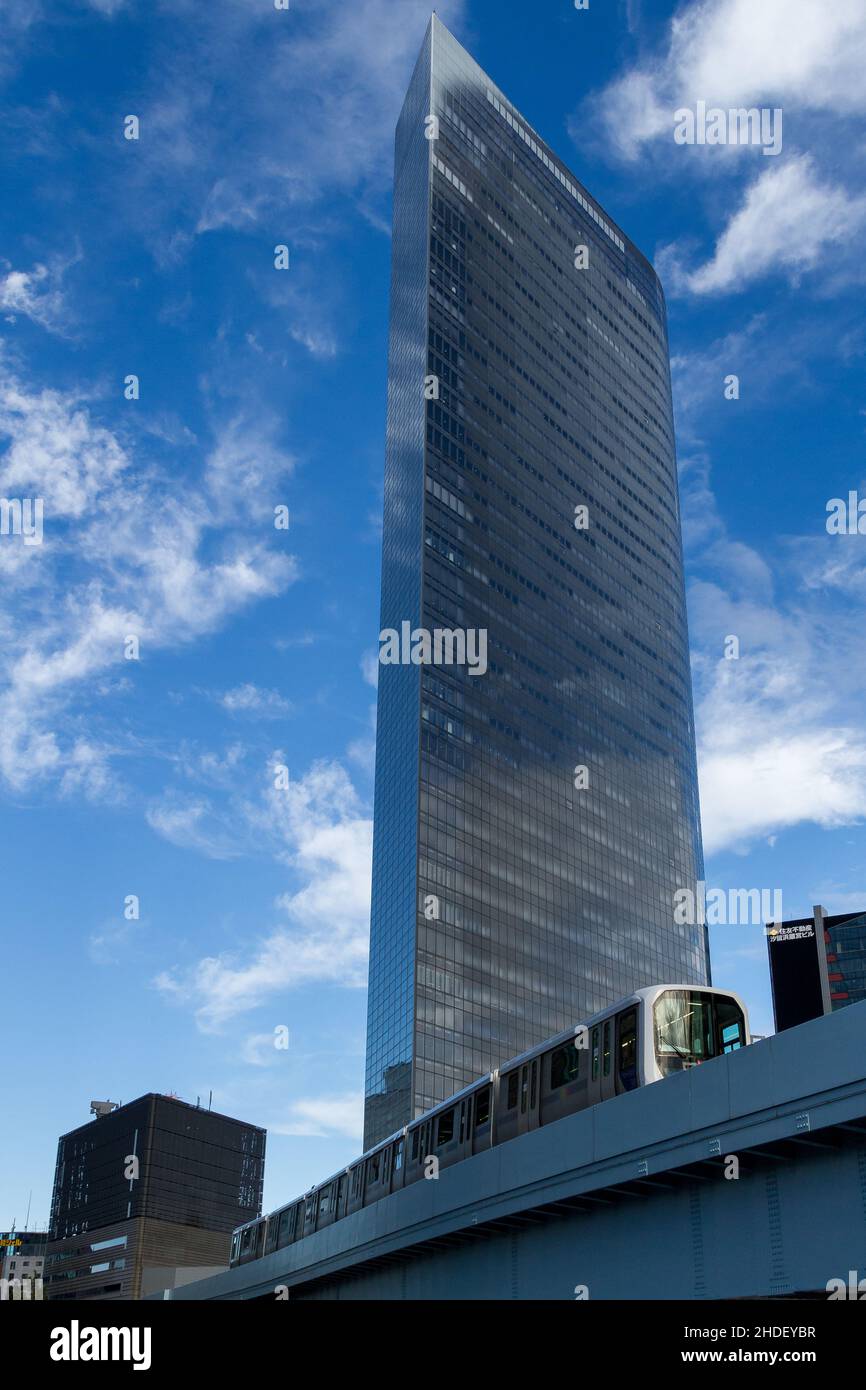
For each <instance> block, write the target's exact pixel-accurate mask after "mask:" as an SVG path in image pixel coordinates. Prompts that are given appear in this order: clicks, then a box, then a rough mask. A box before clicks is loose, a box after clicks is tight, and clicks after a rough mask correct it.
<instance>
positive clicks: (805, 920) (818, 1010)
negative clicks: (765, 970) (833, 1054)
mask: <svg viewBox="0 0 866 1390" xmlns="http://www.w3.org/2000/svg"><path fill="white" fill-rule="evenodd" d="M766 931H767V950H768V953H769V957H770V982H771V985H772V990H773V1015H774V1018H775V1023H776V1031H777V1032H779V1033H781V1032H782V1030H783V1029H784V1028H795V1027H796V1026H797V1024H798V1023H806V1022H807V1021H808V1020H809V1019H810V1018H819V1017H820V1016H821V1015H822V1014H829V1013H832V1012H833V1011H834V1010H835V1009H843V1008H844V1007H845V1006H846V1004H859V1003H860V1002H861V1001H862V1000H864V999H866V912H842V913H839V914H837V915H836V916H834V917H830V916H828V915H827V913H826V912H825V911H824V909H823V907H821V906H820V905H819V906H817V907H815V908H813V909H812V916H811V917H798V918H797V919H796V920H791V921H788V922H771V923H770V924H769V925H768V927H767V929H766Z"/></svg>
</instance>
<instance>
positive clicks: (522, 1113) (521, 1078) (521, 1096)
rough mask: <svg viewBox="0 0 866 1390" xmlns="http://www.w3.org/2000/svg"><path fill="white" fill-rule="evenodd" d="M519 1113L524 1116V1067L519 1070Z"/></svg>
mask: <svg viewBox="0 0 866 1390" xmlns="http://www.w3.org/2000/svg"><path fill="white" fill-rule="evenodd" d="M520 1113H521V1115H525V1114H526V1067H521V1068H520Z"/></svg>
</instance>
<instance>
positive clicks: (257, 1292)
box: [171, 1003, 866, 1300]
mask: <svg viewBox="0 0 866 1390" xmlns="http://www.w3.org/2000/svg"><path fill="white" fill-rule="evenodd" d="M728 1155H735V1156H736V1157H737V1159H738V1161H739V1177H737V1178H726V1177H725V1171H726V1168H727V1169H728V1171H730V1170H731V1169H732V1168H733V1165H732V1164H730V1163H727V1164H726V1161H725V1160H726V1156H728ZM288 1195H289V1194H287V1196H288ZM293 1195H294V1194H293ZM852 1269H854V1270H858V1271H859V1274H860V1277H866V1003H864V1004H855V1005H852V1006H850V1007H849V1008H845V1009H842V1010H840V1011H839V1012H838V1013H836V1014H832V1015H830V1016H828V1017H825V1018H820V1019H815V1020H814V1021H813V1022H811V1023H806V1024H803V1025H802V1026H801V1027H799V1028H793V1029H790V1030H789V1031H788V1032H785V1033H781V1034H779V1035H777V1036H776V1037H772V1038H768V1039H766V1040H764V1041H762V1042H759V1043H755V1044H753V1045H752V1046H751V1047H748V1048H744V1049H743V1050H741V1051H739V1052H734V1053H731V1054H730V1055H729V1056H726V1057H720V1058H716V1059H715V1060H713V1061H711V1062H707V1063H705V1064H704V1065H703V1066H700V1067H695V1068H693V1069H692V1070H690V1071H688V1072H684V1073H681V1074H679V1075H677V1076H672V1077H669V1078H668V1079H667V1080H665V1081H661V1082H657V1083H656V1084H655V1085H652V1086H647V1087H644V1088H642V1089H640V1090H638V1091H633V1092H630V1093H629V1094H628V1095H623V1096H618V1097H616V1098H615V1099H614V1100H609V1101H605V1102H604V1103H602V1104H601V1105H597V1106H594V1107H593V1108H592V1109H590V1110H586V1111H583V1112H582V1113H580V1114H578V1115H573V1116H570V1117H569V1118H568V1119H564V1120H559V1121H557V1122H556V1123H555V1124H551V1125H549V1126H546V1127H544V1128H542V1129H540V1130H537V1131H535V1132H534V1133H531V1134H526V1135H523V1136H522V1137H521V1138H519V1139H514V1140H512V1141H511V1142H510V1143H507V1144H503V1145H500V1146H498V1147H497V1148H495V1149H491V1150H490V1151H488V1152H486V1153H482V1154H477V1155H476V1156H475V1157H474V1158H470V1159H467V1160H465V1161H464V1162H462V1163H458V1164H456V1165H455V1166H454V1167H452V1168H446V1169H443V1171H442V1173H441V1174H440V1176H439V1178H438V1179H437V1180H428V1181H421V1182H417V1183H415V1184H413V1185H412V1186H411V1187H409V1188H406V1189H405V1190H404V1191H402V1192H397V1193H395V1194H394V1195H393V1196H391V1197H388V1198H386V1199H385V1200H384V1201H381V1202H378V1203H376V1204H374V1205H373V1206H371V1207H368V1208H366V1209H365V1210H364V1211H360V1212H356V1213H355V1214H354V1215H352V1216H349V1217H346V1218H345V1219H344V1220H342V1221H339V1222H337V1223H336V1224H335V1225H334V1226H330V1227H328V1228H327V1229H325V1230H323V1231H320V1232H317V1233H316V1234H315V1235H312V1236H309V1237H307V1238H306V1239H305V1240H302V1241H300V1242H299V1243H298V1244H297V1245H293V1246H289V1247H288V1248H287V1249H285V1250H279V1251H276V1252H275V1253H274V1254H272V1255H267V1256H265V1257H264V1258H263V1259H260V1260H258V1261H256V1262H254V1263H252V1264H247V1265H242V1266H240V1267H239V1268H237V1269H232V1270H229V1271H228V1272H226V1273H224V1274H220V1275H217V1276H215V1277H213V1278H210V1279H205V1280H201V1281H200V1282H199V1283H195V1284H189V1285H186V1286H185V1287H183V1288H180V1289H175V1290H174V1291H173V1292H172V1294H171V1297H172V1298H174V1299H250V1298H261V1297H268V1298H273V1297H274V1295H275V1289H276V1288H277V1286H280V1285H283V1286H287V1287H288V1290H289V1297H290V1298H292V1299H296V1298H304V1299H309V1298H314V1299H320V1298H331V1299H333V1298H338V1299H339V1298H353V1299H359V1298H360V1299H401V1298H403V1299H418V1298H420V1299H461V1300H466V1299H473V1298H495V1299H522V1298H538V1299H573V1298H575V1297H576V1296H587V1295H588V1297H589V1298H694V1299H701V1298H748V1297H761V1296H766V1295H768V1294H775V1295H791V1294H794V1293H806V1292H819V1293H821V1294H822V1295H823V1296H825V1297H826V1286H827V1281H828V1280H829V1279H832V1278H847V1275H848V1271H849V1270H852ZM584 1286H585V1288H586V1295H583V1287H584Z"/></svg>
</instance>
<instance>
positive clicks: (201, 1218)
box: [44, 1094, 266, 1300]
mask: <svg viewBox="0 0 866 1390" xmlns="http://www.w3.org/2000/svg"><path fill="white" fill-rule="evenodd" d="M265 1138H266V1132H265V1130H263V1129H259V1128H258V1127H257V1126H256V1125H249V1124H244V1123H243V1122H242V1121H240V1120H233V1119H231V1118H230V1116H228V1115H219V1114H216V1113H215V1112H214V1111H212V1110H203V1109H202V1108H201V1107H200V1106H198V1105H188V1104H186V1102H184V1101H181V1100H178V1099H177V1097H175V1096H163V1095H154V1094H151V1095H146V1096H142V1097H141V1098H140V1099H139V1100H135V1101H132V1102H130V1104H129V1105H123V1106H120V1107H119V1108H116V1109H112V1110H111V1111H110V1113H107V1114H101V1115H99V1116H98V1117H97V1118H96V1119H94V1120H91V1122H90V1123H89V1124H86V1125H82V1126H81V1127H80V1128H79V1129H74V1130H72V1131H71V1132H70V1133H69V1134H64V1135H63V1137H62V1138H61V1139H60V1141H59V1143H58V1146H57V1168H56V1171H55V1176H54V1193H53V1196H52V1199H51V1223H50V1225H51V1231H50V1242H49V1244H48V1247H47V1250H46V1259H45V1274H44V1277H45V1297H46V1298H55V1299H85V1298H96V1299H112V1298H115V1299H124V1300H127V1299H136V1298H139V1297H140V1296H141V1293H142V1281H143V1278H144V1276H145V1275H146V1273H147V1270H148V1269H155V1268H159V1269H163V1270H173V1269H176V1268H177V1267H179V1266H180V1267H183V1266H195V1267H196V1268H200V1269H209V1268H213V1267H224V1266H226V1265H228V1261H229V1247H230V1244H231V1232H232V1230H233V1228H234V1227H235V1226H238V1225H240V1224H241V1223H242V1222H244V1221H247V1220H250V1219H251V1218H253V1217H254V1216H257V1215H259V1214H260V1212H261V1209H262V1185H263V1182H264V1168H265Z"/></svg>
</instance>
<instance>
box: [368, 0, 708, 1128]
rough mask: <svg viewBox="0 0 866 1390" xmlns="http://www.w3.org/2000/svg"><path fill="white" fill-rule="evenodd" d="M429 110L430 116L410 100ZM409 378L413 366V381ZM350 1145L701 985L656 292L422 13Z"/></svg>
mask: <svg viewBox="0 0 866 1390" xmlns="http://www.w3.org/2000/svg"><path fill="white" fill-rule="evenodd" d="M431 117H433V118H435V119H433V120H431V119H430V118H431ZM425 379H426V381H425ZM405 622H408V623H409V624H410V626H411V629H412V630H415V629H416V628H422V629H424V630H427V631H431V632H432V631H435V630H437V629H449V630H452V631H453V630H460V631H466V630H468V631H470V632H476V633H480V632H484V633H486V641H487V661H486V670H484V671H483V674H482V668H481V666H480V665H479V666H478V667H477V669H476V670H475V671H474V672H473V671H472V669H471V667H470V666H469V665H462V666H461V665H455V664H442V663H439V664H433V663H431V662H424V663H422V664H420V665H414V664H393V665H383V666H381V667H380V679H379V719H378V744H377V762H376V806H375V831H374V851H373V909H372V926H371V963H370V1003H369V1019H368V1040H367V1102H366V1117H365V1145H366V1146H369V1145H370V1144H372V1143H374V1142H376V1141H377V1140H378V1139H380V1138H382V1137H384V1136H385V1135H387V1134H388V1133H391V1132H392V1131H393V1130H394V1129H396V1128H398V1127H399V1126H400V1125H402V1124H404V1123H406V1121H407V1120H409V1119H411V1118H413V1117H414V1115H416V1114H418V1113H420V1112H422V1111H423V1110H425V1109H427V1108H428V1107H429V1106H431V1105H433V1104H435V1103H436V1102H438V1101H439V1100H442V1099H444V1098H445V1097H446V1096H448V1095H450V1094H451V1093H452V1092H454V1091H456V1090H458V1089H459V1088H460V1087H461V1086H463V1085H464V1084H466V1083H467V1082H468V1081H470V1080H471V1079H472V1078H474V1077H475V1076H478V1075H480V1074H481V1073H483V1072H484V1071H485V1070H487V1069H488V1068H490V1067H491V1066H495V1065H497V1064H498V1063H500V1062H502V1061H504V1060H507V1059H508V1058H509V1057H512V1056H514V1055H516V1054H517V1053H519V1052H521V1051H522V1050H523V1049H525V1048H527V1047H529V1046H531V1045H533V1044H535V1043H537V1042H540V1041H542V1040H543V1039H544V1038H545V1037H548V1036H551V1035H552V1034H554V1033H556V1032H558V1031H559V1030H561V1029H563V1028H565V1027H568V1026H569V1025H570V1024H572V1023H574V1022H576V1021H577V1020H579V1019H580V1018H581V1017H584V1016H586V1015H588V1014H590V1013H593V1012H595V1011H596V1010H598V1009H600V1008H602V1007H604V1006H605V1005H606V1004H608V1003H610V1002H612V1001H614V1000H615V999H617V998H619V997H621V996H623V995H625V994H627V993H629V992H630V991H631V990H632V989H635V988H639V987H641V986H644V985H650V984H656V983H660V982H663V981H671V982H678V983H680V982H681V983H684V984H706V983H709V958H708V952H707V943H706V931H705V928H704V927H703V926H702V925H679V924H677V923H676V922H675V921H674V903H675V897H674V895H675V893H676V892H677V890H678V889H682V888H691V889H692V890H694V887H695V883H696V880H697V879H700V878H701V877H702V873H703V863H702V853H701V841H700V820H699V808H698V793H697V775H696V765H695V746H694V726H693V715H692V693H691V676H690V669H689V651H688V633H687V626H686V609H685V593H684V585H683V567H682V551H681V539H680V523H679V502H678V489H677V474H676V455H675V446H674V434H673V417H672V409H671V394H670V370H669V361H668V345H667V331H666V321H665V308H664V298H663V294H662V290H661V286H660V284H659V281H658V279H657V277H656V275H655V273H654V271H653V270H652V268H651V266H650V265H649V263H648V262H647V261H646V260H645V259H644V257H643V256H642V255H641V254H640V252H639V251H637V249H636V248H635V247H634V246H632V244H631V243H630V242H629V240H628V238H627V237H626V236H625V235H624V234H623V233H622V231H621V230H620V229H619V228H618V227H616V226H615V225H614V224H613V223H612V222H611V220H610V219H609V218H608V217H607V216H606V214H604V213H603V211H602V210H601V209H600V208H599V207H598V205H597V204H596V203H595V202H594V201H593V200H592V198H590V196H589V195H588V194H587V192H586V190H585V189H583V188H582V186H581V185H580V184H579V183H578V182H577V180H576V179H575V178H574V176H573V175H572V174H571V172H570V171H569V170H568V169H567V168H566V167H565V165H563V164H562V162H561V161H560V160H558V159H557V158H556V157H555V155H554V154H553V152H552V151H551V150H550V148H549V147H548V146H547V145H546V144H545V143H544V142H543V141H542V140H540V139H539V138H538V136H537V135H536V133H535V132H534V131H533V130H532V129H531V128H530V127H529V126H528V125H527V124H526V122H525V121H524V120H523V118H522V117H521V116H520V114H519V113H518V112H517V111H516V110H515V109H514V108H513V107H512V106H511V105H510V103H509V102H508V100H507V98H506V97H505V96H504V95H503V93H502V92H501V91H500V90H499V89H498V88H497V87H496V86H494V84H493V83H492V82H491V81H490V80H489V78H487V77H486V76H485V74H484V73H483V72H482V71H481V69H480V68H479V67H478V66H477V64H475V63H474V62H473V61H472V59H471V58H470V57H469V55H468V54H467V53H466V52H465V50H464V49H463V48H461V46H460V45H459V44H458V43H457V42H456V40H455V39H454V38H453V37H452V36H451V35H450V34H449V33H448V31H447V30H446V29H445V28H444V26H443V25H442V24H441V23H440V22H439V21H438V20H437V19H436V18H435V17H434V19H433V20H432V21H431V27H430V29H429V30H428V33H427V36H426V39H425V42H424V46H423V48H422V52H421V55H420V58H419V61H418V64H417V66H416V69H415V73H414V75H413V78H412V82H411V84H410V87H409V91H408V94H407V97H406V102H405V104H404V107H403V112H402V114H401V117H400V121H399V124H398V128H397V139H396V159H395V190H394V247H393V275H392V286H391V333H390V356H389V392H388V437H387V454H386V472H385V519H384V543H383V575H382V621H381V626H382V628H383V629H384V628H391V629H394V630H396V631H399V630H400V628H401V624H402V623H405Z"/></svg>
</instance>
